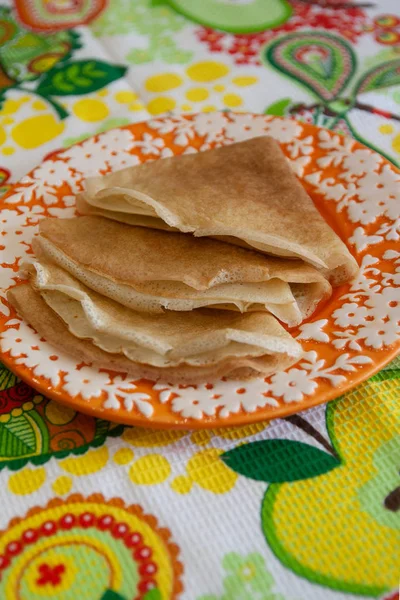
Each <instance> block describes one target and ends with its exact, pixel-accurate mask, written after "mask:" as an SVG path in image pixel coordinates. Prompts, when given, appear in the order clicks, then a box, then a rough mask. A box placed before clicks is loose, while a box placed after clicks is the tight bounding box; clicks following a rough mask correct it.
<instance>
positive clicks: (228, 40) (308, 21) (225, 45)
mask: <svg viewBox="0 0 400 600" xmlns="http://www.w3.org/2000/svg"><path fill="white" fill-rule="evenodd" d="M290 4H291V6H292V9H293V13H292V16H291V17H290V19H289V20H288V21H286V23H284V24H283V25H281V26H280V27H276V28H275V29H267V30H266V31H261V32H259V33H251V34H236V35H234V34H230V33H224V32H222V31H215V30H213V29H210V28H208V27H199V28H198V29H197V30H196V37H197V39H198V40H199V41H200V42H203V43H204V44H206V45H207V47H208V49H209V50H210V51H211V52H221V53H226V54H230V55H231V56H233V57H234V59H235V63H236V64H237V65H259V64H261V61H260V50H261V48H262V47H263V46H264V45H265V44H267V43H268V42H270V41H271V40H272V39H274V38H275V37H276V36H277V35H279V34H282V33H290V32H291V31H296V30H297V29H300V28H301V27H307V28H309V29H325V30H327V31H334V32H337V33H339V34H340V35H342V36H343V37H345V38H347V39H348V40H349V41H351V42H355V41H356V40H357V38H358V37H359V36H360V35H363V34H364V33H367V31H368V29H369V30H371V28H368V27H367V16H366V14H365V12H364V10H362V9H361V8H355V7H349V8H341V9H340V10H338V9H337V8H335V7H334V6H333V5H331V6H319V5H317V4H308V3H306V2H304V1H303V0H290Z"/></svg>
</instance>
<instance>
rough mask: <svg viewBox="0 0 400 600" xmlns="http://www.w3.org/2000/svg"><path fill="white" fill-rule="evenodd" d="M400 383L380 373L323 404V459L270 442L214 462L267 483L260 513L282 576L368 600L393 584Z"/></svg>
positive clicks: (398, 540) (393, 374) (295, 445)
mask: <svg viewBox="0 0 400 600" xmlns="http://www.w3.org/2000/svg"><path fill="white" fill-rule="evenodd" d="M399 377H400V370H397V371H396V370H392V371H387V372H382V373H380V374H379V375H377V376H375V377H374V378H372V379H371V380H370V381H368V382H367V383H365V384H364V385H363V386H362V387H359V388H357V390H356V391H353V392H349V393H348V394H346V395H345V396H343V397H342V398H341V399H339V400H337V401H335V402H332V403H330V404H329V405H328V408H327V428H328V432H329V437H330V442H331V451H330V452H328V451H327V450H326V449H324V450H322V449H321V450H320V449H319V448H316V447H315V446H311V445H308V444H303V443H301V442H295V441H290V440H276V439H275V440H264V441H263V442H255V443H253V444H252V443H250V444H246V445H245V446H242V447H238V448H235V449H234V450H232V451H230V452H227V453H226V454H225V455H224V456H223V457H222V458H223V460H224V461H225V463H226V464H227V465H228V466H230V467H231V468H232V469H234V470H235V471H236V472H239V473H242V474H244V475H247V476H248V477H251V478H253V479H258V480H264V481H267V482H269V484H270V485H269V487H268V489H267V492H266V494H265V497H264V501H263V504H262V510H261V517H262V528H263V532H264V535H265V537H266V539H267V542H268V543H269V545H270V546H271V548H272V550H273V552H274V553H275V555H276V556H277V557H278V558H279V559H280V561H281V562H282V563H283V564H284V565H285V566H286V567H288V568H289V569H291V570H293V571H295V572H296V573H297V574H298V575H300V576H302V577H305V578H307V579H309V580H311V581H315V582H316V583H318V584H320V585H325V586H328V587H331V588H333V589H337V590H343V591H346V592H350V593H355V594H363V595H368V596H379V595H382V594H384V593H387V592H389V591H390V590H392V589H393V588H395V587H396V586H397V585H398V577H399V570H398V549H399V545H400V471H399V470H400V436H399V433H398V432H399V410H398V395H397V393H396V391H397V389H398V379H399ZM383 378H386V379H385V380H383ZM380 423H381V425H380ZM326 448H328V449H329V442H327V443H326ZM278 451H279V461H277V460H276V456H277V453H278ZM251 456H253V457H257V460H254V461H252V462H249V459H250V458H251Z"/></svg>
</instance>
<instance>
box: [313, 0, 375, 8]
mask: <svg viewBox="0 0 400 600" xmlns="http://www.w3.org/2000/svg"><path fill="white" fill-rule="evenodd" d="M302 2H304V4H315V5H316V6H320V7H321V8H336V9H340V8H373V7H374V6H375V4H373V3H372V2H362V3H361V4H357V3H356V2H351V1H349V2H334V3H332V2H331V0H302Z"/></svg>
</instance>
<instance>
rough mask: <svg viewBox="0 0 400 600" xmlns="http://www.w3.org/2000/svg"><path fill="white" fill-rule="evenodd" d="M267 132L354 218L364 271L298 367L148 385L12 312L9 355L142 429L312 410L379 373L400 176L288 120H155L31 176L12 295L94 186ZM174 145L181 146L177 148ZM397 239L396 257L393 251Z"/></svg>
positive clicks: (396, 267) (22, 205)
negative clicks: (57, 341) (55, 220)
mask: <svg viewBox="0 0 400 600" xmlns="http://www.w3.org/2000/svg"><path fill="white" fill-rule="evenodd" d="M257 135H272V136H273V137H274V138H275V139H277V141H278V142H279V143H280V144H281V146H282V148H283V150H284V152H285V154H286V156H287V159H288V161H289V163H290V164H291V166H292V168H293V169H294V171H295V173H296V174H297V175H298V176H299V177H300V178H303V181H304V182H305V183H306V185H307V186H308V189H309V190H311V191H312V190H315V191H316V193H317V194H318V196H319V198H322V202H323V203H324V206H326V207H327V210H330V214H331V217H332V218H336V216H337V215H340V218H339V219H338V221H337V222H338V223H341V222H342V221H343V216H344V220H345V221H346V219H347V221H346V222H347V223H348V224H349V230H351V232H350V234H348V242H349V244H353V247H354V248H355V251H356V256H357V258H358V261H359V263H360V265H361V268H360V272H359V275H358V277H357V279H356V281H354V282H353V284H352V285H351V286H345V289H344V290H343V292H342V293H341V295H340V297H339V298H337V299H336V300H335V304H334V308H330V307H329V306H328V307H325V308H323V309H322V311H318V312H317V314H316V315H315V316H314V318H313V319H311V320H310V321H309V322H306V323H304V324H302V325H301V327H300V328H299V330H298V331H297V332H296V335H297V338H298V339H299V340H301V341H302V344H303V347H304V349H305V353H304V356H303V358H302V359H301V360H300V361H299V363H298V364H297V365H295V366H293V367H291V368H290V369H289V370H288V371H286V372H281V373H277V374H275V375H273V376H272V377H270V378H262V377H260V378H257V379H254V380H251V381H246V382H234V381H223V380H220V381H216V382H213V383H212V384H204V385H197V386H171V385H168V384H167V383H163V382H160V383H158V384H156V385H154V384H149V383H147V384H143V383H141V382H140V381H132V380H130V379H129V378H128V377H124V376H120V375H116V374H113V373H108V372H105V371H102V370H97V369H94V368H91V367H90V366H87V365H77V364H76V363H75V361H74V360H73V359H72V358H69V357H67V356H64V355H59V354H58V353H57V352H56V351H55V350H54V349H53V348H52V347H51V346H50V345H49V344H47V342H45V341H43V340H42V339H40V337H39V336H38V335H37V334H36V333H35V332H34V331H33V330H32V329H31V328H30V327H28V326H27V325H26V324H25V323H23V322H21V321H20V320H19V319H16V318H15V317H14V316H10V312H9V308H8V306H7V305H4V306H3V309H4V310H3V312H5V321H4V323H3V326H2V328H0V330H1V331H2V333H1V336H0V337H1V349H2V352H3V353H4V354H5V355H7V356H8V358H9V359H10V361H11V362H12V364H14V365H15V368H16V369H18V367H19V366H22V365H23V366H24V367H27V368H28V369H29V370H30V372H31V374H32V378H33V380H35V378H44V379H45V380H46V381H48V382H49V386H53V388H57V390H56V391H57V393H58V394H61V395H62V396H64V398H65V396H67V397H68V398H70V399H71V400H72V399H73V398H76V397H78V398H81V400H80V402H81V404H80V406H81V407H82V409H83V410H84V409H85V405H86V406H89V405H91V404H92V403H93V402H95V401H96V402H97V403H98V404H97V405H98V406H99V407H100V408H101V410H104V411H108V412H107V416H108V417H109V418H112V415H113V413H115V414H116V415H118V419H119V420H121V416H122V417H123V418H124V419H125V420H127V421H128V422H132V419H131V417H130V416H129V415H135V414H136V415H137V416H138V418H137V419H136V421H140V419H142V422H146V419H150V420H151V419H154V420H155V421H156V420H157V419H156V417H157V412H158V410H159V409H161V407H162V410H163V411H168V412H169V414H172V415H173V418H174V421H173V422H174V423H176V424H180V426H183V424H185V423H186V420H187V419H190V420H192V423H196V422H197V423H199V424H200V425H201V424H202V423H205V424H207V425H208V426H210V424H212V425H213V426H219V425H222V424H223V423H224V421H226V422H229V417H232V416H235V415H236V416H238V417H239V416H240V415H243V414H244V415H249V416H251V418H253V417H254V420H261V419H263V418H266V417H271V416H273V414H274V410H278V409H281V408H282V407H283V406H285V405H286V406H289V405H291V406H296V407H297V406H298V407H299V408H302V407H303V406H302V403H304V402H305V401H306V400H307V399H310V398H314V397H317V395H318V394H319V393H320V391H321V389H324V393H325V394H328V395H329V397H332V396H333V395H334V394H335V390H336V388H338V387H339V388H340V386H346V385H347V384H348V381H349V377H351V376H352V375H354V374H356V375H357V376H359V375H361V376H362V374H363V372H366V373H367V372H368V373H370V372H371V365H372V364H374V363H376V361H377V360H378V358H379V356H380V355H379V353H378V352H379V351H382V350H386V349H387V348H388V347H389V346H390V345H391V344H394V343H396V344H398V343H399V341H400V326H399V323H400V247H399V244H398V242H399V239H400V235H399V224H400V186H399V182H400V175H399V174H398V172H397V171H396V170H395V169H394V168H393V167H392V166H391V165H389V164H388V163H387V162H386V161H384V159H382V157H380V156H379V155H377V154H376V153H374V152H372V151H371V150H369V149H367V148H364V147H361V146H360V145H359V144H357V143H356V142H354V141H353V140H352V139H349V138H345V137H341V136H338V135H337V134H334V133H332V132H329V131H326V130H321V129H317V128H312V127H310V126H308V125H304V124H300V123H297V122H294V121H291V120H288V119H279V118H275V117H271V116H263V115H249V114H230V113H210V114H209V113H202V114H199V115H194V116H193V117H184V116H170V117H166V118H163V119H162V118H159V119H153V120H152V121H150V122H149V123H148V124H147V126H146V127H143V126H139V127H138V126H132V127H124V128H121V129H117V130H113V131H110V132H107V133H104V134H101V135H99V136H96V137H94V138H91V139H89V140H86V141H84V142H82V143H81V144H80V145H77V146H73V147H71V148H69V149H68V150H66V151H64V152H60V153H58V154H57V155H56V156H54V157H53V158H50V159H49V160H47V161H45V162H44V163H43V164H42V165H40V166H39V167H37V168H36V169H35V170H34V171H33V172H32V173H31V174H29V175H28V176H26V177H25V178H23V179H22V180H21V181H20V182H19V183H18V184H17V185H16V186H15V187H14V189H13V192H12V193H11V194H10V195H9V196H8V197H6V198H5V200H4V202H5V203H6V208H5V209H3V211H2V215H3V218H4V219H5V220H4V221H3V223H6V234H5V235H4V237H3V244H4V245H5V249H4V256H5V257H6V259H5V260H4V259H3V268H2V270H1V271H0V286H1V287H2V288H4V289H6V288H8V287H9V286H11V285H14V280H15V276H16V271H15V265H18V262H19V259H20V258H24V257H26V254H27V252H29V247H30V246H29V244H30V241H31V239H32V236H33V235H34V234H35V230H36V225H37V223H38V221H39V220H40V219H41V218H43V217H44V216H49V215H51V216H57V217H61V218H62V217H68V216H71V215H72V214H74V194H75V193H76V191H78V190H79V189H81V182H82V179H83V178H85V177H87V176H89V175H95V174H100V173H104V172H107V171H109V170H116V169H119V168H123V167H124V166H128V165H134V164H138V163H139V162H141V161H144V160H155V159H157V158H159V159H163V158H165V157H168V156H172V155H174V154H176V153H182V152H183V153H193V152H198V151H199V150H200V151H203V150H207V149H208V148H210V147H215V146H220V145H222V144H229V143H233V142H236V141H240V140H244V139H247V138H250V137H253V136H257ZM166 136H168V139H170V140H171V138H172V142H171V141H170V142H168V143H166V141H165V138H166ZM316 153H317V154H316ZM315 154H316V157H314V155H315ZM332 173H333V175H332ZM27 204H29V207H28V206H27ZM19 231H22V233H21V234H20V233H18V232H19ZM342 235H345V234H344V233H343V232H342ZM388 241H390V242H393V244H394V246H393V249H390V250H388V249H387V246H385V243H386V242H388ZM8 265H12V267H11V266H8ZM327 350H328V351H327ZM49 389H50V388H49ZM341 389H345V387H343V388H341ZM336 393H340V389H339V392H336ZM99 403H100V404H99ZM309 405H310V404H307V406H309ZM290 410H292V412H293V410H295V409H289V408H288V410H287V412H289V411H290ZM99 411H100V409H99ZM171 422H172V421H171V420H170V421H169V424H171Z"/></svg>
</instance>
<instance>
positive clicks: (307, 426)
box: [284, 415, 340, 460]
mask: <svg viewBox="0 0 400 600" xmlns="http://www.w3.org/2000/svg"><path fill="white" fill-rule="evenodd" d="M284 420H285V421H288V422H289V423H291V424H292V425H294V426H295V427H298V428H299V429H301V430H302V431H304V433H306V434H307V435H309V436H310V437H312V438H314V440H315V441H316V442H318V443H319V444H320V445H321V446H322V447H323V448H325V450H327V451H328V452H329V454H332V456H335V457H336V458H337V459H338V460H340V457H339V455H338V453H337V452H336V450H335V448H334V447H333V446H332V445H331V444H330V442H329V441H328V440H326V439H325V438H324V436H323V435H322V434H321V433H320V432H319V431H318V430H317V429H315V427H314V426H313V425H311V423H309V422H308V421H306V419H303V417H301V416H300V415H291V416H290V417H285V419H284Z"/></svg>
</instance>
